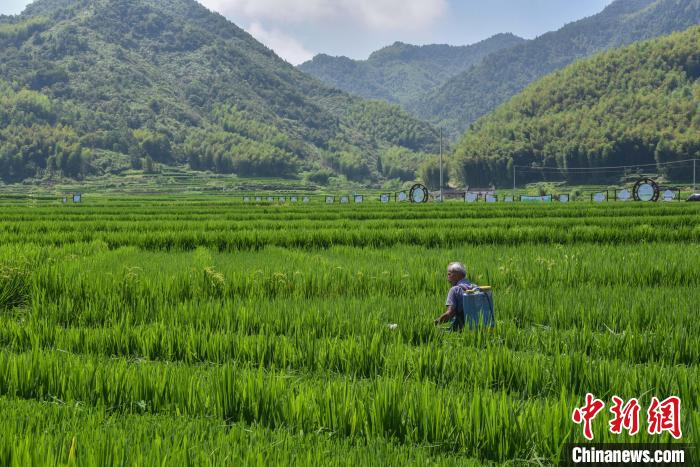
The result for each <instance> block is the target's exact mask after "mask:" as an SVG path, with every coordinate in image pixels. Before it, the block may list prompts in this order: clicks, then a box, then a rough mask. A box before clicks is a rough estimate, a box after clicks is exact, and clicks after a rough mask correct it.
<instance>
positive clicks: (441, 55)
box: [299, 34, 525, 103]
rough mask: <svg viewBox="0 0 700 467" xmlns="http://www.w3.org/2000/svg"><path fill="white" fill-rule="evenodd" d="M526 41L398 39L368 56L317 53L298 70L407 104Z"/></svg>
mask: <svg viewBox="0 0 700 467" xmlns="http://www.w3.org/2000/svg"><path fill="white" fill-rule="evenodd" d="M523 42H525V40H524V39H521V38H519V37H517V36H514V35H513V34H498V35H496V36H493V37H491V38H490V39H486V40H484V41H482V42H479V43H477V44H474V45H469V46H459V47H457V46H450V45H424V46H416V45H409V44H404V43H401V42H396V43H395V44H394V45H391V46H389V47H385V48H383V49H381V50H378V51H376V52H374V53H373V54H372V55H370V57H369V58H368V59H367V60H352V59H350V58H347V57H330V56H328V55H325V54H321V55H317V56H316V57H314V58H313V60H310V61H308V62H306V63H303V64H301V65H299V69H301V70H302V71H304V72H305V73H309V74H310V75H313V76H315V77H317V78H318V79H320V80H321V81H323V82H324V83H326V84H328V85H330V86H333V87H335V88H338V89H342V90H344V91H347V92H349V93H352V94H355V95H358V96H361V97H365V98H370V99H383V100H386V101H389V102H394V103H406V102H408V101H410V100H412V99H416V98H418V97H419V96H421V95H423V94H425V93H426V92H429V91H431V90H432V89H434V88H436V87H437V86H440V85H442V84H444V83H445V82H447V80H448V79H450V78H451V77H453V76H455V75H457V74H458V73H460V72H462V71H465V70H467V69H469V68H470V67H471V66H472V65H474V64H476V63H478V62H479V61H481V60H482V59H483V58H484V57H486V56H487V55H489V54H491V53H493V52H496V51H498V50H503V49H507V48H510V47H513V46H515V45H517V44H521V43H523Z"/></svg>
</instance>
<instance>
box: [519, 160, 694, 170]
mask: <svg viewBox="0 0 700 467" xmlns="http://www.w3.org/2000/svg"><path fill="white" fill-rule="evenodd" d="M697 160H698V159H684V160H680V161H671V162H658V163H655V164H638V165H619V166H609V167H533V166H531V165H514V166H513V167H514V168H517V169H529V170H553V171H572V170H583V171H593V170H613V169H615V170H620V169H637V168H642V167H659V166H665V165H672V164H683V163H688V162H695V161H697Z"/></svg>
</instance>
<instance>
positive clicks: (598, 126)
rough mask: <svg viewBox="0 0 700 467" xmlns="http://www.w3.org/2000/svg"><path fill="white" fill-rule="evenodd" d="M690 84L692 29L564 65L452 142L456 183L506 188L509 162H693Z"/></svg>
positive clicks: (694, 73)
mask: <svg viewBox="0 0 700 467" xmlns="http://www.w3.org/2000/svg"><path fill="white" fill-rule="evenodd" d="M699 78H700V27H693V28H691V29H689V30H687V31H685V32H682V33H676V34H673V35H671V36H668V37H663V38H659V39H653V40H649V41H645V42H640V43H637V44H633V45H632V46H628V47H626V48H624V49H620V50H615V51H610V52H606V53H602V54H599V55H597V56H595V57H593V58H591V59H588V60H584V61H580V62H578V63H576V64H574V65H570V66H569V67H567V68H565V69H564V70H561V71H559V72H556V73H554V74H552V75H550V76H547V77H546V78H544V79H542V80H541V81H538V82H537V83H535V84H533V85H531V86H529V87H528V88H527V89H526V90H525V91H523V92H522V93H521V94H519V95H517V96H515V97H514V98H513V99H511V100H510V101H509V102H508V103H506V104H504V105H502V106H501V107H499V108H498V109H497V110H496V111H495V112H494V113H493V114H491V115H489V116H487V117H484V118H482V119H480V120H479V121H478V122H476V123H475V124H474V125H473V126H472V129H471V130H470V131H469V132H467V133H466V135H465V136H464V137H463V138H462V140H461V141H460V142H459V144H458V146H457V149H456V159H457V160H456V166H457V169H458V175H459V177H460V179H461V180H462V181H463V182H464V183H466V184H473V185H479V186H483V185H484V184H486V183H488V182H494V183H496V184H497V185H500V186H508V185H509V184H510V183H511V181H512V169H511V167H512V164H513V163H515V165H520V166H526V165H529V166H531V165H535V166H544V167H559V168H567V167H602V166H620V165H632V164H655V163H659V162H669V161H677V160H682V159H689V158H696V157H699V156H700V81H699V80H698V79H699ZM666 175H667V176H668V177H670V178H672V179H673V178H675V179H685V180H687V179H688V177H689V174H687V173H678V172H675V173H674V172H672V171H671V172H667V173H666ZM571 177H572V176H569V181H570V182H588V181H591V180H588V179H585V177H583V178H575V179H572V178H571ZM521 181H524V180H521Z"/></svg>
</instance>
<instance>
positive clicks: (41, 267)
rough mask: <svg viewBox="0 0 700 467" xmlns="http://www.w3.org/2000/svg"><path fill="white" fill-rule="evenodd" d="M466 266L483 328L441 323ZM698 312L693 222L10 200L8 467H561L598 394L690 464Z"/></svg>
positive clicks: (184, 201)
mask: <svg viewBox="0 0 700 467" xmlns="http://www.w3.org/2000/svg"><path fill="white" fill-rule="evenodd" d="M451 261H462V262H464V263H465V264H466V265H467V268H468V271H469V273H468V278H469V279H470V280H472V281H473V282H476V283H478V284H481V285H490V286H492V287H493V291H494V300H495V308H496V321H497V325H496V328H495V329H494V330H492V331H484V330H482V331H465V332H463V333H448V332H445V330H444V329H443V328H440V327H436V326H434V325H433V320H434V319H435V318H436V317H438V316H439V315H440V314H442V312H443V311H444V302H445V296H446V294H447V291H448V290H449V284H448V283H447V281H446V274H445V273H446V267H447V264H448V263H449V262H451ZM699 313H700V206H698V205H693V204H692V203H656V204H643V203H604V204H592V203H587V202H579V203H571V204H558V203H555V204H549V205H539V204H524V203H513V204H505V203H500V204H495V205H487V204H485V203H482V204H477V205H468V204H465V203H457V202H455V203H445V204H441V205H440V204H426V205H409V204H396V203H391V204H387V205H382V204H380V203H378V202H376V201H375V202H368V203H365V204H363V205H354V204H349V205H338V204H336V205H332V206H327V205H325V204H322V202H321V201H318V202H316V203H311V204H309V205H291V204H289V203H287V204H284V205H280V204H270V205H266V204H260V205H256V204H244V203H243V202H242V201H241V200H240V199H227V198H226V197H225V196H223V195H219V196H206V195H200V196H171V197H168V196H161V195H157V196H153V197H137V196H116V197H109V196H103V197H95V198H93V199H90V198H86V199H84V202H83V203H82V204H79V205H77V204H76V205H73V204H66V205H63V204H61V203H59V202H58V201H57V200H53V199H48V198H47V199H33V200H28V199H27V198H26V197H4V198H1V199H0V465H11V466H25V465H89V466H91V465H120V466H132V465H193V466H194V465H212V466H214V465H261V466H262V465H426V464H427V465H484V464H487V465H488V464H495V465H502V464H507V465H553V464H557V463H558V462H559V460H560V458H561V456H562V455H563V454H564V453H565V452H566V445H567V443H581V442H584V441H586V440H585V438H584V437H583V430H582V427H581V426H579V425H576V424H574V423H573V422H572V417H571V414H572V411H573V409H574V408H576V407H580V406H582V405H583V404H584V402H585V400H584V399H585V395H586V394H587V393H592V394H594V395H595V396H596V397H598V398H600V399H601V400H603V401H604V402H605V403H606V407H605V409H604V411H603V412H601V413H600V415H599V416H598V417H597V418H596V419H595V421H594V422H593V430H594V433H595V441H596V442H611V443H618V442H620V443H628V442H633V443H646V442H654V443H656V442H677V443H683V444H685V443H689V444H694V443H695V444H696V443H698V441H699V439H698V437H699V435H700V366H699V365H698V362H700V319H699V317H698V315H699ZM391 324H396V325H398V326H396V327H393V326H392V327H391V328H390V326H389V325H391ZM392 328H394V329H392ZM614 395H617V396H620V397H621V398H623V399H625V400H627V399H630V398H638V399H639V401H640V404H641V407H642V411H641V414H640V425H641V429H640V433H639V434H637V435H636V436H634V437H630V436H629V435H627V434H622V435H615V434H612V433H610V431H609V430H608V426H607V423H608V421H609V420H610V418H611V414H610V412H609V408H610V406H611V405H612V400H611V398H612V396H614ZM654 396H655V397H658V398H659V399H665V398H667V397H669V396H678V397H680V399H681V401H682V412H681V416H682V417H681V426H682V430H683V437H682V439H680V440H674V439H673V438H672V437H671V436H670V434H668V433H663V434H661V435H650V434H648V433H647V430H646V428H647V423H646V408H647V407H648V406H649V403H650V400H651V398H652V397H654Z"/></svg>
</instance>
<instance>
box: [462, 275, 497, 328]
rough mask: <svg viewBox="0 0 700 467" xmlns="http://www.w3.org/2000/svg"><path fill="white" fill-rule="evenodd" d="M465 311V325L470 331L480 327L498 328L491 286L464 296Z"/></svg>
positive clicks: (480, 288) (477, 289)
mask: <svg viewBox="0 0 700 467" xmlns="http://www.w3.org/2000/svg"><path fill="white" fill-rule="evenodd" d="M462 308H463V309H464V325H465V326H469V329H475V328H478V327H489V328H494V327H496V316H495V315H494V308H493V292H492V290H491V287H490V286H487V285H484V286H480V287H476V288H475V289H472V290H465V291H464V293H463V294H462Z"/></svg>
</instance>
